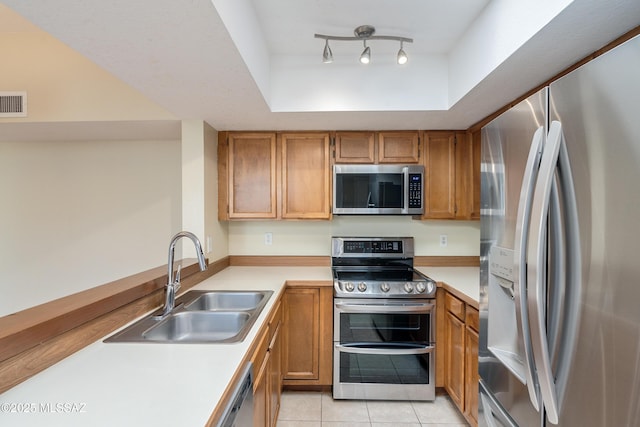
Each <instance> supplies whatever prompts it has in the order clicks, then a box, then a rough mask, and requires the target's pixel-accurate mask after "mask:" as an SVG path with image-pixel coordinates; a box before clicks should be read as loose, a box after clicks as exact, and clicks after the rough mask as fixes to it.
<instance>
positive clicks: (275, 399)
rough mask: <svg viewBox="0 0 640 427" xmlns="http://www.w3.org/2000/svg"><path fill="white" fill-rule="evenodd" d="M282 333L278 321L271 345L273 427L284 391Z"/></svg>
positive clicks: (270, 368) (270, 374) (270, 401)
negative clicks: (281, 394)
mask: <svg viewBox="0 0 640 427" xmlns="http://www.w3.org/2000/svg"><path fill="white" fill-rule="evenodd" d="M280 331H281V322H279V321H278V323H277V325H275V332H274V334H273V336H272V338H271V343H270V344H269V394H270V395H269V417H270V422H271V424H270V425H271V426H272V427H274V426H275V425H276V421H277V418H278V411H279V410H280V393H281V390H282V345H281V342H282V339H281V334H280Z"/></svg>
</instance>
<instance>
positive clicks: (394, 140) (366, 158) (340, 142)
mask: <svg viewBox="0 0 640 427" xmlns="http://www.w3.org/2000/svg"><path fill="white" fill-rule="evenodd" d="M335 163H363V164H375V163H407V164H414V163H420V133H419V132H418V131H396V132H336V133H335Z"/></svg>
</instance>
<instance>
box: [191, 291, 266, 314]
mask: <svg viewBox="0 0 640 427" xmlns="http://www.w3.org/2000/svg"><path fill="white" fill-rule="evenodd" d="M192 292H197V291H192ZM265 298H267V292H253V291H245V292H240V291H239V292H203V293H202V295H200V296H199V297H197V298H196V299H194V300H193V301H192V302H190V303H188V304H185V306H184V309H185V310H189V311H193V310H205V311H210V310H242V311H246V310H255V309H256V307H258V306H259V305H260V303H261V302H262V301H263V300H265Z"/></svg>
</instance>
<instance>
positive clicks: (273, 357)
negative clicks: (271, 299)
mask: <svg viewBox="0 0 640 427" xmlns="http://www.w3.org/2000/svg"><path fill="white" fill-rule="evenodd" d="M272 313H273V314H271V317H270V318H269V320H268V322H267V325H268V326H267V327H266V328H265V330H264V331H263V332H262V335H261V336H260V337H259V338H258V341H257V342H258V344H257V346H256V347H255V350H254V352H253V355H252V357H251V361H252V362H253V369H254V371H253V372H254V380H253V381H254V382H253V425H254V426H255V427H273V426H275V425H276V422H277V419H278V412H279V410H280V395H281V392H282V387H283V386H284V385H294V386H298V387H302V388H304V387H309V388H315V387H318V386H331V381H332V360H331V356H332V353H331V346H332V344H333V343H332V336H333V335H332V334H333V287H331V286H322V285H311V284H310V283H309V282H305V283H304V284H300V283H295V282H294V283H290V284H288V286H287V288H286V289H285V292H284V294H283V296H282V298H281V300H280V301H277V302H276V305H275V308H274V310H273V311H272Z"/></svg>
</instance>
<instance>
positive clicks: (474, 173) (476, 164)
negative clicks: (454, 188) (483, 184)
mask: <svg viewBox="0 0 640 427" xmlns="http://www.w3.org/2000/svg"><path fill="white" fill-rule="evenodd" d="M480 133H481V132H480V131H477V132H474V133H473V134H472V135H471V150H472V151H473V154H472V156H471V161H472V165H471V186H470V187H471V189H472V193H471V214H470V218H471V219H480V162H481V157H480V152H481V148H480V147H481V146H482V138H481V137H480Z"/></svg>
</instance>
